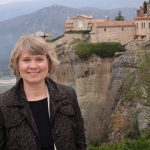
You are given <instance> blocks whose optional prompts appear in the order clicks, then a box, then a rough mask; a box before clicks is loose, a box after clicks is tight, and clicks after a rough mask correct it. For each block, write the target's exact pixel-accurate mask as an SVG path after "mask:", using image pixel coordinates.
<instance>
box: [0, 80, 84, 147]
mask: <svg viewBox="0 0 150 150" xmlns="http://www.w3.org/2000/svg"><path fill="white" fill-rule="evenodd" d="M46 83H47V86H48V90H49V94H50V105H51V106H50V108H51V110H50V111H51V117H50V118H51V119H50V121H51V123H52V135H53V138H54V142H55V145H56V148H57V150H86V142H85V134H84V126H83V119H82V116H81V112H80V108H79V105H78V102H77V97H76V93H75V91H74V90H73V89H72V88H71V87H69V86H64V85H60V84H57V83H55V82H54V81H52V80H51V79H49V78H46ZM0 150H40V141H39V135H38V130H37V126H36V123H35V120H34V118H33V115H32V112H31V110H30V107H29V104H28V102H27V100H26V96H25V92H24V89H23V83H22V80H20V81H19V82H18V83H17V84H16V85H15V86H14V87H13V88H12V89H10V90H9V91H7V92H5V93H3V94H1V95H0Z"/></svg>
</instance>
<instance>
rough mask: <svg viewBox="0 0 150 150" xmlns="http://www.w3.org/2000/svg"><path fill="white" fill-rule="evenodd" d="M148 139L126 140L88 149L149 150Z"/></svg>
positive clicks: (149, 141) (149, 142)
mask: <svg viewBox="0 0 150 150" xmlns="http://www.w3.org/2000/svg"><path fill="white" fill-rule="evenodd" d="M149 148H150V139H149V140H147V139H138V140H128V141H125V142H122V143H119V144H111V145H108V146H104V147H101V148H96V147H91V148H89V150H149Z"/></svg>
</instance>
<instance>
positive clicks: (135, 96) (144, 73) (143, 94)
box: [123, 52, 150, 106]
mask: <svg viewBox="0 0 150 150" xmlns="http://www.w3.org/2000/svg"><path fill="white" fill-rule="evenodd" d="M149 66H150V53H148V52H145V54H144V55H143V56H142V58H141V59H140V60H139V62H138V64H137V70H138V71H137V74H136V76H135V75H132V74H131V75H129V76H128V82H127V83H126V84H125V86H124V87H123V90H124V92H125V98H126V99H128V100H136V101H137V100H138V101H140V102H142V103H143V104H144V105H148V106H150V77H149V75H150V67H149Z"/></svg>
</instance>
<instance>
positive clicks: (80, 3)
mask: <svg viewBox="0 0 150 150" xmlns="http://www.w3.org/2000/svg"><path fill="white" fill-rule="evenodd" d="M16 1H18V2H23V1H35V2H37V1H49V2H50V3H51V4H57V5H64V6H68V7H73V8H80V7H97V8H103V9H107V8H108V9H110V8H120V7H132V8H137V7H139V6H140V5H142V3H143V2H144V0H0V4H8V3H12V2H16ZM147 1H148V0H147Z"/></svg>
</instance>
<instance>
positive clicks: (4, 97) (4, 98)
mask: <svg viewBox="0 0 150 150" xmlns="http://www.w3.org/2000/svg"><path fill="white" fill-rule="evenodd" d="M13 93H14V87H12V88H11V89H9V90H7V91H5V92H3V93H0V106H2V105H5V104H6V103H7V102H8V100H9V98H10V97H11V96H12V94H13Z"/></svg>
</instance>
